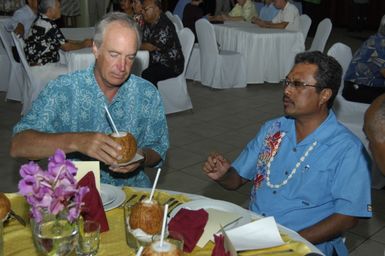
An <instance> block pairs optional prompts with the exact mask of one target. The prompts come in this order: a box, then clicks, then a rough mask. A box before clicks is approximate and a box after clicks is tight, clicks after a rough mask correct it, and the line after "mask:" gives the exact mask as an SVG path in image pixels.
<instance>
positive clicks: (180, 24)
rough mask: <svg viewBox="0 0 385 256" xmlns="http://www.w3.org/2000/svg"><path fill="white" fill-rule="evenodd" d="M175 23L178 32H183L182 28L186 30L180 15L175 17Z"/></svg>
mask: <svg viewBox="0 0 385 256" xmlns="http://www.w3.org/2000/svg"><path fill="white" fill-rule="evenodd" d="M173 22H174V25H175V27H176V29H177V30H176V31H177V32H178V31H181V30H182V28H184V26H183V22H182V20H181V19H180V18H179V16H178V15H176V14H175V15H174V20H173Z"/></svg>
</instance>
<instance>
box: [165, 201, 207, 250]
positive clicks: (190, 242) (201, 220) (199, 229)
mask: <svg viewBox="0 0 385 256" xmlns="http://www.w3.org/2000/svg"><path fill="white" fill-rule="evenodd" d="M208 218H209V215H208V213H207V212H206V211H205V210H203V209H199V210H188V209H184V208H182V209H180V210H179V211H178V212H177V214H175V216H174V218H172V219H171V220H170V222H169V224H168V231H169V233H170V236H171V237H173V233H174V234H175V233H176V234H179V235H181V236H182V237H183V242H184V245H183V251H185V252H191V251H192V250H193V249H194V247H195V245H196V244H197V242H198V240H199V238H200V237H201V235H202V234H203V231H204V228H205V226H206V223H207V220H208Z"/></svg>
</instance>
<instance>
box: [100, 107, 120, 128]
mask: <svg viewBox="0 0 385 256" xmlns="http://www.w3.org/2000/svg"><path fill="white" fill-rule="evenodd" d="M104 109H105V110H106V112H107V115H108V118H109V119H110V122H111V124H112V127H113V128H114V131H115V133H116V134H117V135H118V136H120V134H119V132H118V129H116V126H115V123H114V120H112V117H111V114H110V111H108V108H107V106H106V104H104Z"/></svg>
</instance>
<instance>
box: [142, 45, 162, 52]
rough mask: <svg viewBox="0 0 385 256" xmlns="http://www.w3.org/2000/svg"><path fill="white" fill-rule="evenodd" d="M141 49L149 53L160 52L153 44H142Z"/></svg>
mask: <svg viewBox="0 0 385 256" xmlns="http://www.w3.org/2000/svg"><path fill="white" fill-rule="evenodd" d="M140 49H142V50H147V51H149V52H153V51H159V48H158V47H156V46H155V45H153V44H151V43H142V46H141V47H140Z"/></svg>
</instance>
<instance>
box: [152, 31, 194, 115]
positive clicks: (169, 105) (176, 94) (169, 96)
mask: <svg viewBox="0 0 385 256" xmlns="http://www.w3.org/2000/svg"><path fill="white" fill-rule="evenodd" d="M178 37H179V41H180V44H181V46H182V51H183V56H184V69H183V72H182V74H180V75H179V76H177V77H174V78H170V79H166V80H163V81H159V82H158V90H159V92H160V95H161V96H162V100H163V106H164V109H165V112H166V114H170V113H175V112H179V111H184V110H187V109H192V107H193V106H192V103H191V99H190V95H189V93H188V91H187V84H186V76H185V74H186V68H187V63H188V61H189V58H190V54H191V49H192V47H193V44H194V39H195V37H194V34H193V33H192V32H191V30H190V29H189V28H183V29H182V30H181V31H179V33H178Z"/></svg>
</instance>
